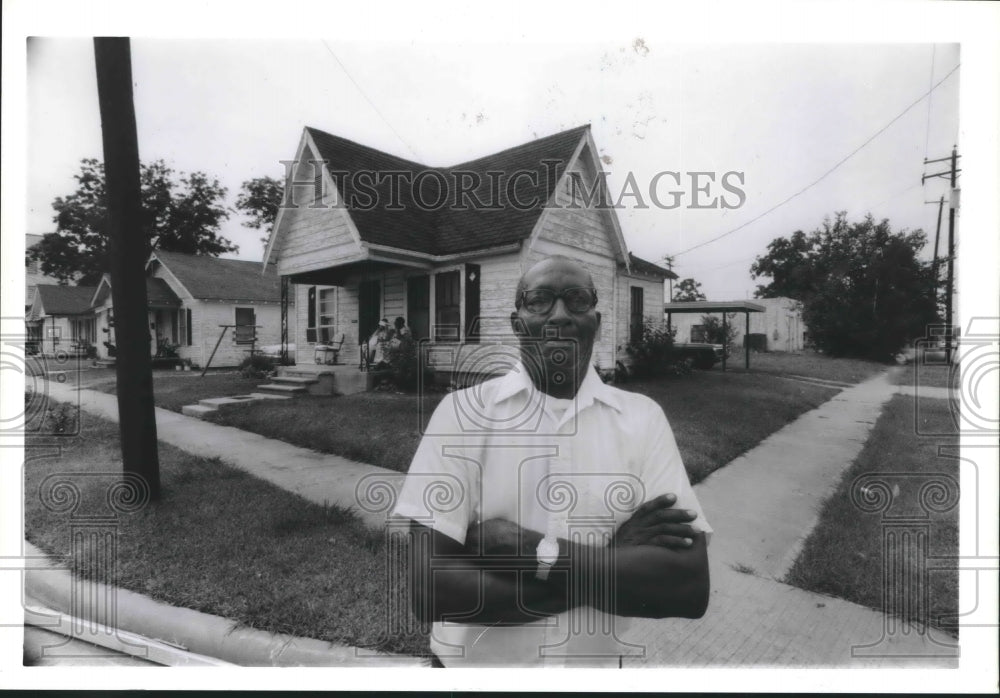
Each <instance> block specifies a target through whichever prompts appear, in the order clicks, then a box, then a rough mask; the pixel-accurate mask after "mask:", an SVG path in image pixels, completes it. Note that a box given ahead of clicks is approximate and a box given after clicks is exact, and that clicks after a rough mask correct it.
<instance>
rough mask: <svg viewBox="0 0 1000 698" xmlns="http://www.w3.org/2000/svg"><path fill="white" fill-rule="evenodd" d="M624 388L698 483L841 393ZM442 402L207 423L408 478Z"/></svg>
mask: <svg viewBox="0 0 1000 698" xmlns="http://www.w3.org/2000/svg"><path fill="white" fill-rule="evenodd" d="M620 387H622V388H623V389H625V390H631V391H634V392H639V393H643V394H644V395H648V396H649V397H651V398H653V399H654V400H656V402H658V403H659V404H660V405H661V406H662V407H663V410H664V412H665V413H666V415H667V418H668V419H669V420H670V424H671V425H672V427H673V430H674V434H675V436H676V438H677V443H678V446H679V447H680V450H681V455H682V456H683V457H684V462H685V465H686V466H687V469H688V474H689V476H690V478H691V481H692V482H700V481H701V480H703V479H705V477H707V476H708V475H709V473H711V472H712V471H714V470H717V469H718V468H721V467H722V466H724V465H726V464H727V463H728V462H729V461H731V460H732V459H733V458H735V457H736V456H738V455H740V454H741V453H743V452H745V451H746V450H748V449H749V448H752V447H753V446H755V445H756V444H758V443H759V442H760V441H761V440H763V439H764V438H765V437H767V436H768V435H770V434H772V433H773V432H775V431H777V430H778V429H780V428H781V427H782V426H784V425H785V424H787V423H788V422H789V421H791V420H793V419H795V418H796V417H798V416H799V415H801V414H802V413H803V412H806V411H808V410H810V409H813V408H814V407H817V406H819V405H820V404H822V403H823V402H825V401H826V400H828V399H830V398H831V397H832V396H833V395H835V394H836V392H837V391H836V390H835V389H833V388H825V387H821V386H816V385H808V384H804V383H798V382H793V381H779V380H775V379H774V377H773V376H769V375H766V374H754V373H749V374H748V373H738V372H734V373H726V374H722V373H721V372H718V371H715V372H710V373H705V372H701V371H695V372H693V373H691V374H690V375H687V376H676V377H669V378H662V379H657V380H646V381H630V382H627V383H624V384H622V385H621V386H620ZM442 397H443V395H442V394H440V393H429V394H427V395H425V396H423V397H418V396H416V395H400V394H396V393H391V392H371V393H359V394H356V395H348V396H343V397H318V396H303V397H298V398H295V399H294V400H288V401H285V402H281V403H270V402H269V403H266V404H264V403H256V404H254V403H251V404H247V405H239V406H235V407H232V408H228V409H226V410H220V411H218V412H216V413H213V414H211V415H209V416H208V418H209V419H211V421H213V422H216V423H217V424H225V425H227V426H233V427H238V428H240V429H245V430H247V431H251V432H255V433H257V434H261V435H263V436H268V437H271V438H276V439H281V440H283V441H287V442H289V443H293V444H295V445H298V446H304V447H306V448H311V449H314V450H317V451H322V452H324V453H335V454H337V455H341V456H344V457H346V458H351V459H353V460H359V461H362V462H365V463H372V464H374V465H379V466H381V467H383V468H390V469H392V470H396V471H399V472H405V471H406V470H407V468H409V465H410V460H411V459H412V457H413V453H414V452H415V451H416V449H417V445H418V444H419V442H420V435H421V432H422V424H421V417H423V420H422V421H423V423H426V419H427V418H428V417H429V416H430V414H431V413H432V412H433V410H434V408H435V407H436V406H437V404H438V403H439V402H440V401H441V399H442Z"/></svg>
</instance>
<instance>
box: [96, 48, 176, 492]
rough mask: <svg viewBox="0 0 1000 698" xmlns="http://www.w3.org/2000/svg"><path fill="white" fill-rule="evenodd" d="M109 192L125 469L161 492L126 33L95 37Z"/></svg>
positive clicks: (122, 448)
mask: <svg viewBox="0 0 1000 698" xmlns="http://www.w3.org/2000/svg"><path fill="white" fill-rule="evenodd" d="M94 58H95V62H96V65H97V96H98V101H99V103H100V109H101V136H102V139H103V143H104V171H105V178H106V185H107V197H108V229H109V233H110V236H109V237H110V243H111V244H110V252H111V254H110V271H111V294H112V300H113V303H114V314H115V339H116V344H117V349H118V351H117V354H116V360H115V372H116V380H117V391H116V392H117V394H118V426H119V434H120V440H121V450H122V468H123V470H124V472H125V474H132V475H136V476H138V477H140V478H142V479H143V480H144V481H145V482H146V485H147V487H148V488H149V496H150V499H153V500H155V499H158V498H159V496H160V461H159V454H158V452H157V445H156V414H155V411H154V408H153V372H152V362H151V360H150V356H149V340H150V337H149V324H148V317H147V314H146V313H147V304H146V272H145V262H146V257H147V256H148V251H147V249H146V238H145V236H144V235H143V232H142V229H143V226H142V216H141V213H142V203H141V200H140V189H139V144H138V140H137V136H136V126H135V105H134V103H133V99H132V57H131V49H130V44H129V39H128V38H127V37H114V38H109V37H104V38H98V37H95V38H94Z"/></svg>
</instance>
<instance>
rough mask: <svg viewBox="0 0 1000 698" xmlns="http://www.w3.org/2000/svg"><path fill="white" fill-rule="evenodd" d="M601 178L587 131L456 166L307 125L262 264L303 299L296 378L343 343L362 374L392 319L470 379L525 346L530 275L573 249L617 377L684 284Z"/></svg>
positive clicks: (601, 363)
mask: <svg viewBox="0 0 1000 698" xmlns="http://www.w3.org/2000/svg"><path fill="white" fill-rule="evenodd" d="M600 173H601V164H600V160H599V159H598V156H597V148H596V146H595V143H594V140H593V138H592V136H591V132H590V127H589V126H583V127H579V128H575V129H572V130H569V131H565V132H562V133H558V134H556V135H553V136H549V137H547V138H541V139H539V140H535V141H532V142H530V143H526V144H523V145H518V146H516V147H513V148H509V149H507V150H504V151H502V152H499V153H495V154H492V155H487V156H485V157H480V158H478V159H475V160H472V161H469V162H465V163H461V164H458V165H454V166H450V167H429V166H426V165H422V164H420V163H417V162H413V161H411V160H406V159H404V158H400V157H397V156H395V155H391V154H389V153H385V152H382V151H380V150H376V149H375V148H371V147H368V146H364V145H361V144H358V143H354V142H352V141H349V140H347V139H345V138H341V137H339V136H334V135H331V134H329V133H324V132H323V131H320V130H318V129H315V128H309V127H307V128H305V129H304V130H303V133H302V136H301V138H300V140H299V143H298V146H297V148H296V152H295V164H294V165H293V166H292V167H291V168H290V173H289V177H288V180H287V181H286V183H285V200H284V202H283V204H282V206H281V208H280V209H279V213H278V217H277V220H276V221H275V225H274V228H273V231H272V234H271V237H270V239H269V241H268V244H267V248H266V251H265V255H264V267H265V268H267V269H270V268H271V266H272V265H273V266H275V267H276V268H277V274H278V276H280V278H281V280H282V283H283V284H285V285H286V288H287V294H286V297H287V298H288V299H289V300H292V299H294V305H295V311H294V320H295V322H294V327H295V329H294V330H293V331H292V332H290V333H289V335H288V337H287V339H286V341H287V342H288V343H289V345H291V344H294V346H295V347H296V348H297V351H295V352H294V358H295V361H296V364H297V368H301V367H303V366H305V365H309V364H313V363H314V362H315V361H316V358H315V357H316V355H317V352H316V351H315V347H316V346H317V345H322V344H324V343H326V342H329V341H333V340H335V339H337V340H339V339H340V337H341V336H343V338H344V341H343V346H342V349H341V351H340V361H341V363H343V364H354V365H358V364H359V363H361V362H360V356H361V350H360V345H361V344H362V343H363V342H365V341H366V340H367V338H368V337H369V336H370V335H371V334H372V332H373V331H374V330H375V329H376V327H377V325H378V322H379V320H380V319H381V318H387V319H388V320H389V322H390V323H392V322H393V320H394V319H395V318H396V317H403V318H404V319H405V320H406V322H407V324H408V326H409V327H410V331H411V333H412V335H413V337H414V338H415V339H416V340H424V343H425V345H429V351H428V353H427V356H428V357H434V358H433V359H432V361H433V364H434V368H435V370H443V371H448V370H457V367H455V366H454V365H452V366H449V363H452V364H454V362H456V361H459V360H461V359H460V357H462V356H463V351H462V349H467V348H470V347H472V348H477V347H485V346H486V345H491V346H495V345H501V346H503V345H506V346H508V347H509V346H511V345H513V344H514V343H515V338H514V336H513V334H512V332H511V327H510V319H509V318H510V313H511V311H512V310H513V308H514V293H515V288H516V285H517V281H518V279H519V278H520V276H521V274H522V273H523V272H524V271H525V270H526V269H528V268H529V267H530V266H532V265H533V264H534V263H535V262H537V261H538V260H540V259H542V258H544V257H547V256H549V255H553V254H561V255H565V256H568V257H571V258H573V259H575V260H576V261H578V262H579V263H580V264H581V265H583V266H584V267H585V268H586V269H588V270H589V271H590V273H591V275H592V276H593V279H594V284H595V286H596V289H597V294H598V310H599V311H600V312H601V313H602V318H603V319H602V325H601V333H600V336H599V337H598V338H597V341H596V343H595V347H594V355H593V363H594V364H595V365H597V367H598V368H600V369H609V370H611V369H614V367H615V365H616V362H617V361H618V359H619V358H620V357H621V356H623V355H624V349H625V346H626V344H627V343H628V342H629V340H630V338H631V337H633V336H635V334H636V332H640V333H641V326H642V322H643V320H644V319H649V320H654V321H659V320H660V319H661V318H662V307H663V281H664V279H666V278H676V277H675V276H674V275H673V273H672V272H670V271H668V270H667V269H664V268H662V267H659V266H657V265H655V264H652V263H651V262H647V261H645V260H642V259H640V258H638V257H636V256H635V255H634V254H631V253H630V252H629V250H628V247H627V245H626V243H625V238H624V236H623V234H622V229H621V226H620V223H619V221H618V217H617V215H616V212H615V210H614V208H613V207H611V206H610V205H607V202H608V195H607V191H606V189H605V185H604V178H603V177H601V176H600ZM473 353H474V352H473ZM509 353H510V352H509V351H508V354H509ZM464 355H466V356H468V355H470V354H468V352H466V353H465V354H464ZM502 363H503V362H502V361H501V362H500V364H497V363H496V362H493V361H492V360H485V359H484V360H482V362H481V368H482V372H485V373H490V372H502V371H503V370H505V368H503V367H502V366H501V364H502ZM508 365H509V363H508Z"/></svg>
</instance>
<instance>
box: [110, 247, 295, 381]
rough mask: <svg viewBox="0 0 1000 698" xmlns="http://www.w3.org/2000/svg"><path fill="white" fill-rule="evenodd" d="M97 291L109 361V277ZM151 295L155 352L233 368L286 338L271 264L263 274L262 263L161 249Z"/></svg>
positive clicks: (153, 265)
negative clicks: (252, 352) (283, 337)
mask: <svg viewBox="0 0 1000 698" xmlns="http://www.w3.org/2000/svg"><path fill="white" fill-rule="evenodd" d="M92 291H93V289H92ZM92 295H93V301H92V303H93V307H94V314H95V318H96V326H97V332H98V334H100V335H102V337H103V338H104V339H103V341H101V342H100V346H99V356H100V357H101V358H110V356H109V354H110V351H109V350H110V347H109V346H108V345H109V344H110V345H112V346H113V345H114V318H113V309H112V299H111V279H110V277H109V276H108V275H105V276H104V278H103V279H102V280H101V284H100V286H99V287H98V288H97V289H96V291H94V292H93V294H92ZM146 298H147V304H148V318H149V329H150V354H151V355H152V356H154V357H157V356H159V357H166V356H176V357H177V358H180V359H182V360H186V361H188V362H190V363H191V364H192V365H194V366H199V367H204V366H206V365H207V364H208V361H209V358H211V361H212V363H211V365H212V366H213V367H227V366H230V367H231V366H238V365H239V364H240V362H242V361H243V359H244V358H245V357H246V356H247V355H248V354H249V353H250V352H251V351H253V350H257V349H260V347H261V346H264V345H278V344H279V343H280V340H281V287H280V283H279V281H278V277H277V275H276V274H275V273H274V269H273V268H272V269H271V270H270V271H269V272H265V273H263V274H262V273H261V268H260V263H259V262H255V261H245V260H239V259H220V258H218V257H209V256H206V255H193V254H184V253H181V252H165V251H163V250H156V251H154V252H153V253H152V254H151V255H150V257H149V260H148V262H147V264H146ZM105 342H107V344H105ZM213 352H214V356H213Z"/></svg>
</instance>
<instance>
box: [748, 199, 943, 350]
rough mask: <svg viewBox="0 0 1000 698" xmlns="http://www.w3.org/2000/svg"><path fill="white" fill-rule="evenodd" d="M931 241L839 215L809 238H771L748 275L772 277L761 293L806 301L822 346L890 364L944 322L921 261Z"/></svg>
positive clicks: (884, 222)
mask: <svg viewBox="0 0 1000 698" xmlns="http://www.w3.org/2000/svg"><path fill="white" fill-rule="evenodd" d="M926 243H927V239H926V237H925V235H924V233H923V232H922V231H920V230H915V231H912V232H910V231H906V230H901V231H898V232H893V231H892V230H891V228H890V226H889V221H888V220H882V221H880V222H876V221H875V219H874V218H873V217H872V216H871V215H868V216H867V217H865V219H864V220H862V221H860V222H858V223H850V222H849V221H848V220H847V215H846V213H845V212H839V213H837V214H836V215H835V216H834V218H833V220H830V219H827V220H825V221H824V222H823V226H822V227H821V228H819V229H818V230H815V231H813V232H812V233H810V234H809V235H805V234H804V233H802V232H801V231H797V232H796V233H794V234H793V235H792V236H791V238H778V239H776V240H773V241H772V242H771V243H770V244H769V245H768V251H767V254H765V255H763V256H760V257H757V259H756V261H754V263H753V265H752V266H751V268H750V273H751V275H752V276H753V278H755V279H756V278H759V277H762V276H763V277H769V278H770V279H771V282H770V283H768V284H762V285H760V286H758V289H757V293H756V296H757V297H758V298H774V297H777V296H787V297H789V298H795V299H797V300H800V301H802V303H803V305H804V310H803V320H804V321H805V323H806V326H807V327H808V328H809V335H810V338H811V341H812V342H813V343H814V344H815V346H816V347H817V348H819V349H820V350H822V351H824V352H826V353H828V354H831V355H834V356H857V357H863V358H870V359H876V360H879V361H888V360H891V358H892V357H893V356H894V355H895V354H896V353H898V351H899V350H900V349H901V348H902V347H903V345H904V344H905V343H906V342H907V341H908V340H911V339H913V338H914V337H922V336H924V334H925V332H926V326H927V324H929V323H933V322H936V321H937V320H938V317H937V311H936V300H935V295H936V287H935V285H934V283H933V279H932V274H931V269H930V265H929V264H927V263H925V262H922V261H920V260H919V259H918V254H919V252H920V250H921V249H922V248H923V247H924V245H925V244H926Z"/></svg>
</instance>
